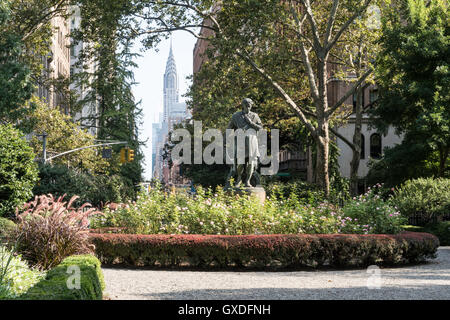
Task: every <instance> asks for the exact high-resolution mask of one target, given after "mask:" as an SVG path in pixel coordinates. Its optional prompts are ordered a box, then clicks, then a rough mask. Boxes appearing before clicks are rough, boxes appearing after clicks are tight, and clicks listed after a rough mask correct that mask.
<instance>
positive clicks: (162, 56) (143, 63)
mask: <svg viewBox="0 0 450 320" xmlns="http://www.w3.org/2000/svg"><path fill="white" fill-rule="evenodd" d="M195 42H196V38H195V37H194V36H192V35H191V34H189V33H188V32H184V31H177V32H174V33H173V35H172V46H173V54H174V56H175V61H176V65H177V72H178V78H179V86H180V101H185V100H186V98H184V97H183V95H184V94H185V93H186V92H187V90H188V88H189V86H190V84H191V82H190V80H187V79H186V78H187V77H188V76H190V75H192V69H193V50H194V46H195ZM140 49H141V45H140V44H137V45H136V47H135V51H136V52H139V51H140ZM156 49H157V50H158V52H157V51H156V50H155V49H151V50H147V51H145V52H140V54H141V55H142V57H139V58H137V59H136V64H137V65H138V67H137V68H136V69H135V70H134V76H135V80H136V82H137V84H136V85H135V86H134V87H133V94H134V96H135V99H136V101H140V100H141V101H142V103H141V108H142V109H143V113H144V117H143V119H142V121H143V123H142V125H141V126H140V140H144V141H145V140H147V139H148V141H147V145H146V146H144V147H143V148H142V151H143V152H144V156H145V159H144V161H145V163H144V179H145V180H149V179H150V178H151V159H152V144H151V136H152V123H155V122H158V121H159V113H160V112H163V98H164V94H163V78H164V72H165V70H166V62H167V58H168V57H169V50H170V39H168V40H163V41H161V43H160V44H159V45H158V47H157V48H156Z"/></svg>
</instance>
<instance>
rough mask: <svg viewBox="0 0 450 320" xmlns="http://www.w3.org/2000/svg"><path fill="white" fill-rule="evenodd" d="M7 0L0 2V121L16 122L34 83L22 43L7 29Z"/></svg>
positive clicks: (9, 16)
mask: <svg viewBox="0 0 450 320" xmlns="http://www.w3.org/2000/svg"><path fill="white" fill-rule="evenodd" d="M11 20H12V19H11V10H10V8H9V4H8V2H2V3H0V120H1V121H14V120H16V119H17V118H19V117H20V115H21V114H23V112H24V111H25V110H24V108H23V104H24V103H25V101H26V100H28V99H29V98H30V97H31V94H32V92H33V85H32V81H31V77H30V74H31V71H30V68H29V66H28V65H26V64H24V63H22V62H21V61H20V60H21V59H20V58H21V55H22V52H23V43H22V41H21V39H20V36H19V35H18V34H16V33H14V32H11V31H9V30H8V28H7V27H8V25H9V24H10V23H11Z"/></svg>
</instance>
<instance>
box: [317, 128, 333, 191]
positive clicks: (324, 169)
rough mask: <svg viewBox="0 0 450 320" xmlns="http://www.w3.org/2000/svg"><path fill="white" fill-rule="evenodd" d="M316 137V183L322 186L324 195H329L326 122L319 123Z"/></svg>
mask: <svg viewBox="0 0 450 320" xmlns="http://www.w3.org/2000/svg"><path fill="white" fill-rule="evenodd" d="M318 129H319V130H318V134H319V135H318V138H317V159H316V183H317V184H318V185H319V186H321V187H322V189H323V191H324V193H325V196H326V197H328V196H329V195H330V177H329V175H328V158H329V143H330V139H329V135H328V122H324V123H323V124H319V127H318Z"/></svg>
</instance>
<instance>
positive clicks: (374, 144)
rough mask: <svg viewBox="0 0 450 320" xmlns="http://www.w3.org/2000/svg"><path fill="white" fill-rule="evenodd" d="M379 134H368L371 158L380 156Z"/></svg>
mask: <svg viewBox="0 0 450 320" xmlns="http://www.w3.org/2000/svg"><path fill="white" fill-rule="evenodd" d="M381 147H382V146H381V135H380V134H379V133H374V134H372V135H371V136H370V157H371V158H373V159H380V158H381V150H382V149H381Z"/></svg>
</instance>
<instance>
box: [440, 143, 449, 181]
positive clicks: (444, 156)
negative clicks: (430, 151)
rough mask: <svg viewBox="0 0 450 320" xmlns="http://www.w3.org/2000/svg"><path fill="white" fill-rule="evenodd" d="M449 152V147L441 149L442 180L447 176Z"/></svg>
mask: <svg viewBox="0 0 450 320" xmlns="http://www.w3.org/2000/svg"><path fill="white" fill-rule="evenodd" d="M449 152H450V148H449V147H443V148H439V177H441V178H442V177H444V174H445V163H446V162H447V158H448V156H449Z"/></svg>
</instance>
